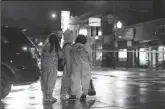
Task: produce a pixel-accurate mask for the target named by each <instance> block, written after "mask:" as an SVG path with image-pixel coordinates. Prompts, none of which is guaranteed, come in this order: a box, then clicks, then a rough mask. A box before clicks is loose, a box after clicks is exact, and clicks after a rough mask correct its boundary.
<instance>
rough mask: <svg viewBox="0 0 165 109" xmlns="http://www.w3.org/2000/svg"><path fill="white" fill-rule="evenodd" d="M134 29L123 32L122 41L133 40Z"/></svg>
mask: <svg viewBox="0 0 165 109" xmlns="http://www.w3.org/2000/svg"><path fill="white" fill-rule="evenodd" d="M134 31H135V29H134V28H128V29H126V30H125V31H124V34H125V35H124V37H123V39H124V40H133V39H134V36H135V34H134V33H135V32H134Z"/></svg>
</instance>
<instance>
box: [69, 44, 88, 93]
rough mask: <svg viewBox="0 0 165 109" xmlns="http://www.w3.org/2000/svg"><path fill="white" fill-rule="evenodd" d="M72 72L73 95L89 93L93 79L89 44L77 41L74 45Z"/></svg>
mask: <svg viewBox="0 0 165 109" xmlns="http://www.w3.org/2000/svg"><path fill="white" fill-rule="evenodd" d="M71 57H72V74H71V95H76V96H79V95H80V94H81V91H82V93H83V94H87V93H88V89H89V83H90V79H91V65H90V62H89V61H90V60H89V59H90V58H91V56H90V54H89V52H88V49H87V46H86V45H85V44H81V43H75V44H74V45H73V47H72V52H71Z"/></svg>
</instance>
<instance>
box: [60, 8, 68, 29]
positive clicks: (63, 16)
mask: <svg viewBox="0 0 165 109" xmlns="http://www.w3.org/2000/svg"><path fill="white" fill-rule="evenodd" d="M69 22H70V11H61V28H62V30H63V31H65V30H67V29H68V27H69Z"/></svg>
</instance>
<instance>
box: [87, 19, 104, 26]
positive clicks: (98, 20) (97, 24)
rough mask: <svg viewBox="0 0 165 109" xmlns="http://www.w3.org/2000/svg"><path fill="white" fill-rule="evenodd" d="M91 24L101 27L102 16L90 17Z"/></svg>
mask: <svg viewBox="0 0 165 109" xmlns="http://www.w3.org/2000/svg"><path fill="white" fill-rule="evenodd" d="M88 25H89V26H94V27H100V26H101V19H100V18H89V24H88Z"/></svg>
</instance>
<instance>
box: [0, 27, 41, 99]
mask: <svg viewBox="0 0 165 109" xmlns="http://www.w3.org/2000/svg"><path fill="white" fill-rule="evenodd" d="M32 49H33V51H34V49H35V50H36V51H37V48H36V47H35V45H34V44H32V41H31V40H30V38H29V37H27V36H26V35H25V34H23V32H22V28H17V27H1V89H0V91H1V99H2V98H5V97H6V96H7V95H8V94H9V93H10V91H11V86H12V85H25V84H31V83H33V82H36V81H37V80H38V79H39V76H40V69H39V68H38V65H37V59H36V58H35V57H34V56H33V55H34V54H32V52H31V50H32Z"/></svg>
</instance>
